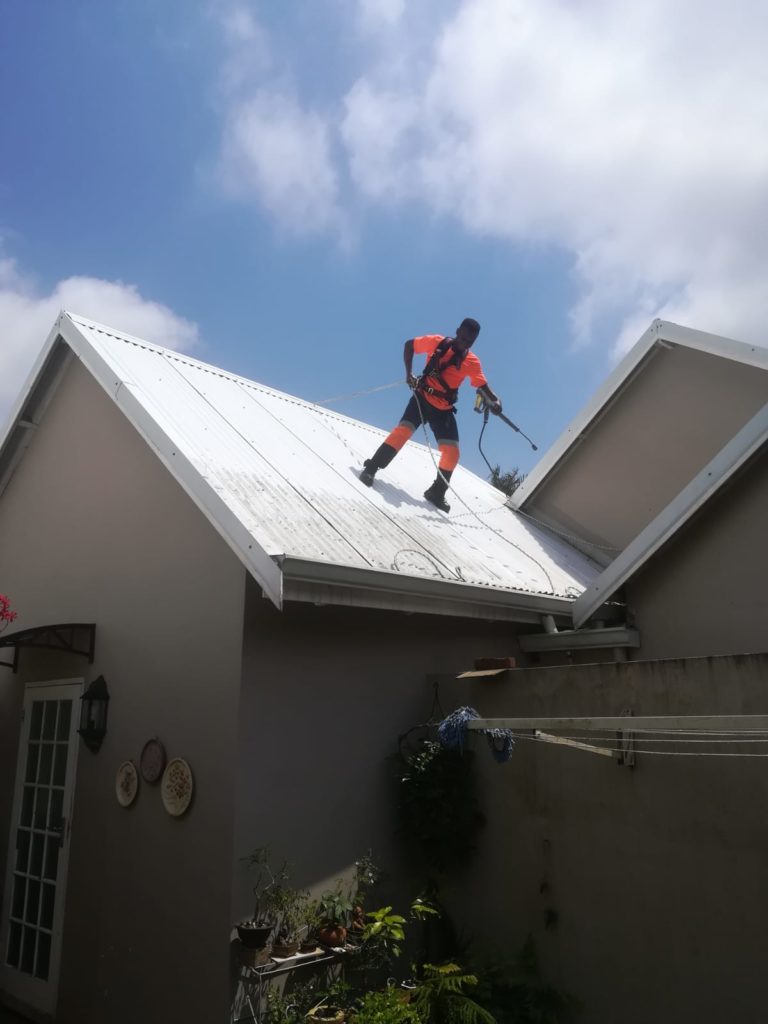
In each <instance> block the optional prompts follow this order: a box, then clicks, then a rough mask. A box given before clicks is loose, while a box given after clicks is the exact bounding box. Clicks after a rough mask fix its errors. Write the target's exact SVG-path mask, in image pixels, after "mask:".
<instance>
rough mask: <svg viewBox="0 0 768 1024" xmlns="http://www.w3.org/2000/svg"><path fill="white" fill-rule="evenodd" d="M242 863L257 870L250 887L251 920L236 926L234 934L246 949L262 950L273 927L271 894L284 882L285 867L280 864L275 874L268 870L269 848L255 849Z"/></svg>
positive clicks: (286, 875)
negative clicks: (251, 900)
mask: <svg viewBox="0 0 768 1024" xmlns="http://www.w3.org/2000/svg"><path fill="white" fill-rule="evenodd" d="M243 859H244V860H245V861H247V864H248V867H249V868H257V869H258V874H257V877H256V884H255V885H254V887H253V895H254V896H255V903H254V909H253V916H252V917H251V918H249V919H248V920H246V921H241V922H240V923H239V924H238V925H237V934H238V937H239V939H240V941H241V942H242V944H243V945H244V946H245V947H246V948H247V949H264V948H265V947H266V945H267V943H268V942H269V937H270V935H271V934H272V931H273V929H274V927H275V923H276V918H275V890H276V889H277V888H279V887H280V886H282V884H283V883H284V882H285V881H286V880H287V878H288V872H287V865H286V864H285V863H284V864H283V865H282V867H281V868H280V870H279V871H278V872H277V873H275V872H274V871H273V870H272V868H271V866H270V863H269V848H268V847H266V846H262V847H259V848H258V849H256V850H254V851H253V853H251V854H250V855H249V856H248V857H245V858H243Z"/></svg>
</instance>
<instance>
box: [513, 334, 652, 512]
mask: <svg viewBox="0 0 768 1024" xmlns="http://www.w3.org/2000/svg"><path fill="white" fill-rule="evenodd" d="M661 324H662V321H661V320H654V322H653V323H652V324H651V326H650V327H649V328H648V330H647V331H646V332H645V334H643V335H642V337H641V338H640V340H639V341H638V342H637V343H636V344H635V345H633V347H632V348H631V349H630V350H629V352H628V353H627V354H626V356H624V358H623V359H622V361H621V362H620V363H619V365H618V366H617V367H616V369H615V370H614V371H613V373H611V374H610V375H609V376H608V377H607V378H606V379H605V381H604V382H603V383H602V384H601V385H600V387H599V388H598V389H597V391H596V392H595V394H594V395H593V396H592V398H591V399H590V400H589V402H587V404H586V405H585V406H584V408H583V409H582V410H581V411H580V412H579V413H577V415H576V416H575V417H574V418H573V419H572V420H571V422H570V423H569V424H568V426H567V427H566V428H565V430H564V431H563V432H562V434H561V435H560V436H559V437H558V438H557V440H556V441H555V443H554V444H553V445H552V447H551V448H550V449H549V450H548V451H547V452H546V453H545V454H544V455H543V456H542V458H541V459H540V460H539V462H537V464H536V465H535V466H534V467H533V469H532V470H531V472H530V473H529V474H528V476H527V477H526V478H525V480H524V481H523V482H522V483H521V484H520V486H519V487H518V488H516V489H515V491H514V492H513V494H512V495H511V497H510V499H509V501H508V502H507V504H508V505H509V507H510V508H513V509H522V508H523V506H524V505H525V504H526V502H527V501H529V500H530V499H531V498H532V497H533V495H534V493H535V491H536V490H538V488H539V487H540V486H541V484H542V483H543V482H544V480H545V479H546V478H547V476H548V475H549V474H550V472H551V471H552V470H553V469H554V468H555V467H556V466H557V465H558V463H559V462H560V461H561V460H562V459H563V458H564V457H565V456H566V455H567V454H569V451H570V449H572V448H573V447H574V445H575V444H577V442H578V441H579V439H580V438H581V436H582V435H583V434H584V432H585V430H586V429H587V427H588V426H590V424H592V423H593V422H594V421H595V420H596V419H597V418H598V417H599V416H600V415H601V414H602V413H604V412H605V411H606V410H607V409H608V408H609V407H610V405H611V404H612V402H613V401H615V399H616V398H617V396H618V394H619V392H620V391H621V389H622V387H623V386H624V385H625V384H626V383H627V381H628V380H629V379H630V377H632V375H633V374H634V373H635V371H636V370H637V368H638V367H639V365H640V363H642V362H643V360H644V359H645V358H646V356H648V354H649V353H650V352H651V349H652V348H653V347H654V345H655V344H656V342H657V341H658V332H659V328H660V326H661Z"/></svg>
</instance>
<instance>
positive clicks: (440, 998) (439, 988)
mask: <svg viewBox="0 0 768 1024" xmlns="http://www.w3.org/2000/svg"><path fill="white" fill-rule="evenodd" d="M475 985H477V978H476V977H475V975H474V974H464V973H462V970H461V968H460V967H459V965H458V964H440V965H436V964H424V976H423V978H422V981H421V984H420V985H419V987H418V988H417V990H416V993H415V996H414V999H413V1005H414V1006H415V1007H416V1010H417V1012H418V1014H419V1017H420V1018H421V1020H422V1021H423V1022H424V1024H496V1020H495V1018H494V1017H493V1015H492V1014H490V1013H489V1012H488V1011H487V1010H486V1009H484V1008H483V1007H482V1006H481V1005H480V1004H479V1003H478V1002H475V1000H474V999H472V997H471V996H470V995H468V994H467V989H470V988H474V986H475Z"/></svg>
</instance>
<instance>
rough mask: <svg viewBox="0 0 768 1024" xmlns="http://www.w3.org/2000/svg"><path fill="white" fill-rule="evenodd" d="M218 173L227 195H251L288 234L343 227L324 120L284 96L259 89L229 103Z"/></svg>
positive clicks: (343, 222)
mask: <svg viewBox="0 0 768 1024" xmlns="http://www.w3.org/2000/svg"><path fill="white" fill-rule="evenodd" d="M219 174H220V178H221V181H222V182H223V184H224V186H225V188H226V189H227V191H228V192H229V193H230V194H231V195H233V196H237V197H239V198H243V199H249V198H253V199H255V200H256V201H257V202H258V203H260V204H261V205H262V206H263V207H264V208H265V209H266V210H267V211H268V212H269V213H270V214H272V216H273V217H274V218H275V219H276V220H277V221H279V222H280V223H281V224H282V225H283V226H284V227H285V228H287V229H288V230H289V231H290V232H292V233H294V234H298V235H303V234H316V233H318V232H323V231H327V230H333V231H339V232H342V233H343V231H344V224H345V219H344V218H343V216H342V214H341V210H340V207H339V183H338V176H337V173H336V169H335V167H334V163H333V157H332V150H331V137H330V133H329V129H328V125H327V124H326V122H325V120H324V119H323V118H322V117H321V116H320V115H319V114H317V113H314V112H313V111H307V110H304V109H303V108H302V107H301V106H300V105H299V103H298V102H296V101H295V100H294V99H292V98H290V97H289V96H286V95H283V94H281V93H280V92H277V91H272V90H270V89H262V90H260V91H259V92H257V93H256V94H255V95H254V96H252V97H251V98H250V99H248V100H245V101H243V102H239V103H237V104H235V105H234V106H233V108H232V109H231V111H230V113H229V117H228V119H227V123H226V126H225V129H224V137H223V142H222V149H221V155H220V160H219Z"/></svg>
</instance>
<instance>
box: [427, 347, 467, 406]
mask: <svg viewBox="0 0 768 1024" xmlns="http://www.w3.org/2000/svg"><path fill="white" fill-rule="evenodd" d="M452 343H453V338H443V340H442V341H439V342H438V343H437V346H436V348H435V351H434V352H433V353H432V355H431V356H430V357H429V359H428V360H427V365H426V366H425V367H424V372H423V373H422V375H421V376H420V377H419V384H418V388H417V390H418V391H422V392H424V394H427V395H435V397H436V398H442V399H443V400H444V401H445V402H448V404H449V405H450V406H455V404H456V401H457V400H458V397H459V389H458V388H451V387H449V386H448V385H447V384H446V383H445V381H444V380H443V375H442V373H441V371H442V370H444V369H445V368H446V367H448V366H455V367H456V368H458V367H459V366H461V364H462V363H463V362H464V358H465V356H466V354H467V353H466V352H457V351H456V350H455V349H454V350H453V356H452V357H451V358H450V359H448V360H447V361H446V362H445V363H441V362H440V360H441V359H442V358H443V356H444V355H445V353H446V352H447V351H448V350H449V349H450V348H451V347H452ZM429 377H432V378H433V380H436V381H437V382H438V383H439V384H440V387H439V388H435V387H431V386H427V385H426V384H425V383H423V382H424V381H426V380H427V379H428V378H429ZM453 411H454V412H455V411H456V410H455V409H453Z"/></svg>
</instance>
